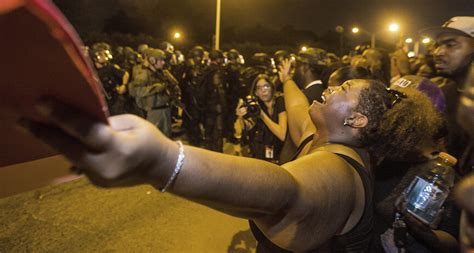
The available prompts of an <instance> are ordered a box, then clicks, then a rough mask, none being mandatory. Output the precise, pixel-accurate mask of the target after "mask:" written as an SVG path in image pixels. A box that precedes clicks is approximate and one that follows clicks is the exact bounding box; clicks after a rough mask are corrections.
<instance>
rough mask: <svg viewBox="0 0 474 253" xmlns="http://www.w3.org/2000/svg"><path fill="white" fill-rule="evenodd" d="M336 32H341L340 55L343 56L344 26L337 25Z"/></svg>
mask: <svg viewBox="0 0 474 253" xmlns="http://www.w3.org/2000/svg"><path fill="white" fill-rule="evenodd" d="M336 32H337V33H339V34H340V37H339V55H340V56H341V57H342V55H343V53H344V27H342V26H340V25H338V26H336Z"/></svg>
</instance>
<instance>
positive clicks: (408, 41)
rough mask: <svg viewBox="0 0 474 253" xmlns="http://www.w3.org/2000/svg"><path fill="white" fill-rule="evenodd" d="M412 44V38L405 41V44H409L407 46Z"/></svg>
mask: <svg viewBox="0 0 474 253" xmlns="http://www.w3.org/2000/svg"><path fill="white" fill-rule="evenodd" d="M412 42H413V39H412V38H407V39H406V40H405V43H407V44H410V43H412Z"/></svg>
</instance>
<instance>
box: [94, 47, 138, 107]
mask: <svg viewBox="0 0 474 253" xmlns="http://www.w3.org/2000/svg"><path fill="white" fill-rule="evenodd" d="M91 54H92V59H93V61H94V66H95V67H96V69H97V74H98V75H99V79H100V81H101V83H102V85H103V87H104V92H105V96H106V100H107V105H108V107H109V112H110V114H111V115H116V114H121V113H124V111H125V103H126V98H125V93H126V91H127V86H126V85H127V83H128V79H129V74H128V72H127V71H125V70H123V69H121V68H120V67H119V66H118V65H116V64H112V63H111V60H112V58H113V57H112V52H111V48H110V45H108V44H107V43H103V42H102V43H96V44H94V45H93V46H92V50H91Z"/></svg>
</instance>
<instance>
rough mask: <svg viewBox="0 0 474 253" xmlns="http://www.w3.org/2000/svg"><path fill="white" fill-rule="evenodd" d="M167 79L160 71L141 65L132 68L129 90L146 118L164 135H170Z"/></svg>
mask: <svg viewBox="0 0 474 253" xmlns="http://www.w3.org/2000/svg"><path fill="white" fill-rule="evenodd" d="M168 85H170V84H169V83H168V81H167V80H166V78H165V77H164V76H163V74H162V73H161V72H160V71H157V72H153V71H151V70H150V69H149V68H146V67H144V66H143V65H137V66H135V67H134V68H133V80H132V82H131V83H130V85H129V92H130V95H131V96H132V97H134V98H135V101H136V103H137V105H138V107H140V108H141V109H142V110H144V111H145V112H146V119H147V120H148V121H149V122H151V123H153V124H154V125H155V126H156V127H158V128H159V129H160V130H161V131H162V132H163V133H164V134H165V135H166V136H168V137H170V136H171V109H170V104H169V102H170V98H169V96H168V94H167V93H166V89H167V88H168Z"/></svg>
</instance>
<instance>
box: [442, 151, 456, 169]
mask: <svg viewBox="0 0 474 253" xmlns="http://www.w3.org/2000/svg"><path fill="white" fill-rule="evenodd" d="M438 158H440V159H442V160H443V161H444V162H446V163H448V164H449V165H451V166H454V165H456V163H457V162H458V159H456V157H454V156H452V155H450V154H448V153H445V152H440V153H439V155H438Z"/></svg>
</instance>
